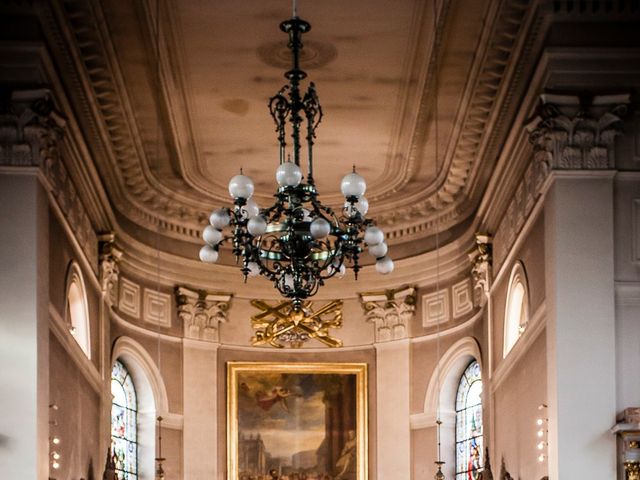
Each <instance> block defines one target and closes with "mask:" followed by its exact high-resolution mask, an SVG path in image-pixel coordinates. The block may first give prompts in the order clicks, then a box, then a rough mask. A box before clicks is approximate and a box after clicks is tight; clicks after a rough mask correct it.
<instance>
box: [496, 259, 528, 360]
mask: <svg viewBox="0 0 640 480" xmlns="http://www.w3.org/2000/svg"><path fill="white" fill-rule="evenodd" d="M528 322H529V282H528V281H527V272H526V270H525V268H524V264H523V263H522V262H521V261H517V262H516V263H515V264H514V266H513V268H512V269H511V275H510V277H509V288H508V289H507V301H506V302H505V306H504V330H503V349H502V357H503V358H504V357H506V356H507V354H508V353H509V352H510V351H511V349H512V348H513V347H514V345H515V344H516V342H517V341H518V339H519V338H520V335H522V332H524V329H525V328H526V326H527V323H528Z"/></svg>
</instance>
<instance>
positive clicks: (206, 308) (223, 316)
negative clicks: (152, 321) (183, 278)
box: [175, 286, 233, 342]
mask: <svg viewBox="0 0 640 480" xmlns="http://www.w3.org/2000/svg"><path fill="white" fill-rule="evenodd" d="M175 295H176V306H177V309H178V318H180V320H181V321H182V324H183V328H184V337H185V338H192V339H196V340H206V341H209V342H217V341H219V339H220V335H219V325H220V323H224V322H227V321H228V320H229V317H228V315H229V308H230V307H231V299H232V297H233V296H232V295H231V294H229V293H208V292H206V291H204V290H191V289H189V288H186V287H181V286H178V287H176V288H175Z"/></svg>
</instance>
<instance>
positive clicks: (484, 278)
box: [469, 233, 492, 307]
mask: <svg viewBox="0 0 640 480" xmlns="http://www.w3.org/2000/svg"><path fill="white" fill-rule="evenodd" d="M491 245H492V238H491V235H488V234H481V233H477V234H476V248H475V249H474V250H473V251H472V252H471V253H470V254H469V260H470V261H471V265H472V267H471V279H472V280H473V305H474V307H482V306H484V304H485V303H486V301H487V298H489V290H490V289H491V261H492V256H491Z"/></svg>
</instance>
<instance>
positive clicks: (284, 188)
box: [200, 11, 393, 312]
mask: <svg viewBox="0 0 640 480" xmlns="http://www.w3.org/2000/svg"><path fill="white" fill-rule="evenodd" d="M280 30H282V31H283V32H285V33H286V34H287V35H288V37H289V41H288V48H289V49H290V50H291V54H292V64H291V69H290V70H288V71H287V72H286V73H285V74H284V76H285V78H286V79H287V80H288V83H287V84H286V85H285V86H284V87H282V88H281V89H280V90H279V91H278V93H276V94H275V95H274V96H273V97H271V99H270V100H269V113H270V114H271V117H272V118H273V120H274V122H275V124H276V132H277V135H278V144H279V150H280V165H279V166H278V168H277V169H276V181H277V183H278V189H277V191H276V193H275V195H274V197H275V198H276V201H275V203H274V204H273V205H271V206H269V207H267V208H260V207H259V206H258V205H257V203H256V201H255V200H254V198H253V191H254V184H253V181H252V180H251V179H250V178H249V177H247V176H245V175H244V174H243V173H242V172H240V175H236V176H234V177H233V178H232V179H231V181H230V182H229V194H230V195H231V197H232V198H233V204H234V206H233V208H232V209H228V208H222V209H220V210H216V211H214V212H213V213H212V214H211V217H210V218H209V222H210V225H209V226H207V227H205V228H204V230H203V232H202V237H203V239H204V241H205V242H206V245H205V246H204V247H203V248H202V249H201V250H200V258H201V260H202V261H203V262H207V263H215V262H216V261H217V260H218V250H219V248H220V244H221V243H223V242H225V241H230V242H231V245H232V252H233V254H234V255H235V257H236V261H237V262H241V263H242V267H241V271H242V273H243V274H244V276H245V279H247V278H248V277H254V276H258V275H261V276H263V277H265V278H266V279H268V280H270V281H271V282H273V285H274V287H275V288H276V289H277V290H278V291H279V292H280V293H281V294H282V295H283V296H284V297H286V298H289V299H290V300H291V304H292V309H293V311H295V312H299V311H300V310H301V309H302V307H303V303H304V301H305V300H306V299H308V298H309V297H312V296H313V295H315V294H316V292H317V291H318V289H319V288H320V287H321V286H322V285H324V283H325V280H327V279H329V278H331V277H338V278H339V277H342V276H344V274H345V273H346V269H347V267H349V268H350V269H351V270H352V271H353V272H354V275H355V278H356V279H357V278H358V272H359V270H360V268H361V267H360V255H361V254H362V252H363V251H364V248H365V245H366V246H368V248H369V254H370V255H371V256H373V257H374V258H375V259H376V270H377V271H378V272H379V273H383V274H386V273H391V272H392V271H393V261H392V260H391V259H390V258H389V257H388V256H387V244H386V243H385V242H384V233H383V232H382V230H380V229H379V228H378V227H375V226H374V225H373V221H372V220H370V219H368V218H366V213H367V210H368V208H369V202H368V201H367V199H366V198H365V197H364V193H365V190H366V182H365V181H364V178H362V177H361V176H360V175H358V174H357V173H356V172H355V169H354V171H353V172H352V173H349V174H347V175H346V176H345V177H344V178H343V179H342V182H341V184H340V190H341V191H342V194H343V195H344V197H345V202H344V206H343V208H342V209H341V210H338V211H334V209H333V208H331V207H328V206H326V205H323V204H322V203H321V202H320V199H319V198H318V191H317V190H316V187H315V184H314V180H313V144H314V141H315V138H316V129H317V127H318V125H319V124H320V122H321V120H322V107H321V106H320V100H319V99H318V94H317V93H316V88H315V85H314V84H313V82H309V85H308V86H307V87H306V90H305V91H302V92H301V82H302V81H303V80H304V79H305V78H306V77H307V74H306V73H305V72H304V71H303V70H302V69H301V68H300V60H301V51H302V48H303V44H302V35H303V34H304V33H306V32H308V31H309V30H311V25H310V24H309V23H307V22H306V21H304V20H302V19H300V18H298V16H297V15H296V13H295V11H294V15H293V17H292V18H290V19H289V20H285V21H284V22H282V23H281V24H280ZM303 122H306V127H307V128H306V134H305V133H303V132H302V123H303ZM288 128H290V129H291V132H290V134H291V135H290V138H291V140H292V151H291V153H289V155H287V141H286V139H287V133H288V132H287V131H286V130H287V129H288ZM302 135H305V140H306V142H307V146H308V150H307V160H308V169H307V178H306V182H305V181H304V180H303V179H304V175H303V172H302V169H301V168H300V163H301V136H302ZM288 157H292V158H288ZM227 226H229V227H231V230H232V234H231V235H230V236H225V235H224V234H223V233H222V230H223V229H224V228H225V227H227Z"/></svg>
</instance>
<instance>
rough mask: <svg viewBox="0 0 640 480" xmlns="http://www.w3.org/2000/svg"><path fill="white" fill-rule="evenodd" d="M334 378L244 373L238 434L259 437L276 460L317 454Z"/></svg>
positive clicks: (335, 378)
mask: <svg viewBox="0 0 640 480" xmlns="http://www.w3.org/2000/svg"><path fill="white" fill-rule="evenodd" d="M336 381H337V377H336V376H335V375H317V374H316V375H310V374H280V373H265V372H259V373H253V372H243V373H241V374H240V375H239V376H238V427H239V434H240V435H242V436H245V437H246V436H247V435H249V434H252V435H254V436H255V435H256V434H258V433H259V434H260V436H261V437H262V439H263V441H264V444H265V448H266V450H267V451H268V452H269V453H270V454H271V455H272V456H274V457H283V458H287V459H290V458H291V455H293V454H295V453H298V452H303V451H308V450H313V451H315V450H317V449H318V447H319V446H320V444H321V443H322V441H323V440H324V437H325V405H324V402H323V398H324V392H325V391H326V390H327V389H330V388H332V385H335V382H336Z"/></svg>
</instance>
